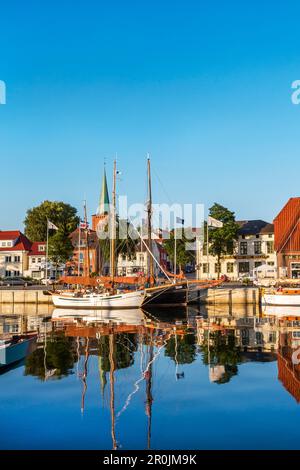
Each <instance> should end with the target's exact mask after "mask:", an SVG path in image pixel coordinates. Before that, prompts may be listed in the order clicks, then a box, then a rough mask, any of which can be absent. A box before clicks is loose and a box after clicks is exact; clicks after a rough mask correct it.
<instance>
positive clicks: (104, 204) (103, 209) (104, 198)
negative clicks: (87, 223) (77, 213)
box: [98, 168, 109, 215]
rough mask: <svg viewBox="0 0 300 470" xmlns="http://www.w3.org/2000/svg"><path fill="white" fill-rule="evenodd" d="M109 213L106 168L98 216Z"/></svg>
mask: <svg viewBox="0 0 300 470" xmlns="http://www.w3.org/2000/svg"><path fill="white" fill-rule="evenodd" d="M106 213H109V196H108V188H107V179H106V171H105V168H104V173H103V178H102V188H101V194H100V200H99V207H98V215H103V214H106Z"/></svg>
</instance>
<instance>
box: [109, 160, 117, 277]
mask: <svg viewBox="0 0 300 470" xmlns="http://www.w3.org/2000/svg"><path fill="white" fill-rule="evenodd" d="M116 180H117V161H116V160H114V170H113V189H112V214H111V232H110V276H111V279H112V286H113V285H114V278H115V271H116V254H115V250H116Z"/></svg>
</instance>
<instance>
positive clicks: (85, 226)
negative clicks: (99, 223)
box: [79, 220, 89, 230]
mask: <svg viewBox="0 0 300 470" xmlns="http://www.w3.org/2000/svg"><path fill="white" fill-rule="evenodd" d="M79 228H81V229H83V230H86V229H87V228H89V223H88V222H83V221H82V220H81V221H80V226H79Z"/></svg>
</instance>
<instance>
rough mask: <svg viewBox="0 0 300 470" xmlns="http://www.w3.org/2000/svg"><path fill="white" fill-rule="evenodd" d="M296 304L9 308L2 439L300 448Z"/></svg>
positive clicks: (4, 321)
mask: <svg viewBox="0 0 300 470" xmlns="http://www.w3.org/2000/svg"><path fill="white" fill-rule="evenodd" d="M297 313H298V312H295V311H291V310H290V309H289V311H285V312H279V313H278V312H272V311H271V310H268V311H265V312H260V311H259V310H258V309H257V308H256V307H253V306H241V307H239V306H235V307H233V309H230V310H228V308H227V307H226V306H223V307H222V306H219V307H218V308H215V307H212V308H210V307H204V306H203V307H201V309H200V310H199V309H198V308H185V309H179V310H170V311H158V310H153V311H148V312H142V311H141V310H131V311H129V310H128V311H126V310H125V311H106V312H105V311H74V312H72V311H68V310H57V309H56V310H53V308H52V307H50V306H40V307H37V306H32V311H30V309H28V308H27V309H26V312H25V311H22V306H21V305H19V306H15V307H13V308H9V306H8V305H6V306H3V307H2V310H0V334H6V335H9V334H11V335H18V334H24V333H26V332H36V338H35V345H34V347H31V348H30V351H29V352H28V353H27V355H26V356H25V357H24V358H22V359H21V360H20V359H19V360H18V361H17V362H12V363H10V364H0V422H1V429H2V432H1V435H0V448H1V449H106V450H109V449H120V450H122V449H123V450H126V449H299V448H300V426H299V423H300V405H299V402H300V366H299V365H298V363H297V350H298V349H297V348H299V347H300V312H299V316H298V315H297ZM299 357H300V350H299Z"/></svg>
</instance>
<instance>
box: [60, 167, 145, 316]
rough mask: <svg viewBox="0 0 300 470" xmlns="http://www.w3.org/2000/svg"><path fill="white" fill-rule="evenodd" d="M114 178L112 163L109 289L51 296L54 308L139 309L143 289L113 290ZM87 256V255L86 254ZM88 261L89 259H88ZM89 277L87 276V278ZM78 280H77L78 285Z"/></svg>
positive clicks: (114, 254) (114, 258) (114, 259)
mask: <svg viewBox="0 0 300 470" xmlns="http://www.w3.org/2000/svg"><path fill="white" fill-rule="evenodd" d="M116 178H117V162H116V160H115V161H114V170H113V204H112V214H111V234H110V235H111V236H110V289H105V288H104V289H103V291H102V292H100V293H99V292H89V293H80V292H75V293H71V294H66V293H59V294H52V301H53V304H54V305H55V307H59V308H80V309H82V308H88V309H90V308H93V309H95V308H101V309H112V308H117V309H120V308H137V307H140V306H141V304H142V302H143V299H144V291H143V289H140V288H139V289H138V288H137V287H136V289H135V290H129V291H124V290H120V289H119V290H118V289H116V288H115V270H116V268H115V266H116V253H115V251H116V250H115V239H116V236H115V235H116ZM88 256H89V254H88ZM88 259H89V258H88ZM88 277H89V276H88ZM79 283H80V280H78V284H79Z"/></svg>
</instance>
